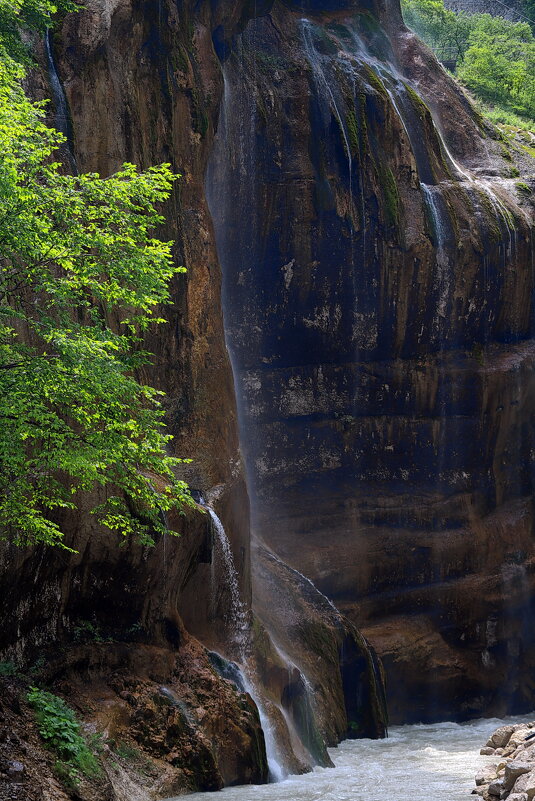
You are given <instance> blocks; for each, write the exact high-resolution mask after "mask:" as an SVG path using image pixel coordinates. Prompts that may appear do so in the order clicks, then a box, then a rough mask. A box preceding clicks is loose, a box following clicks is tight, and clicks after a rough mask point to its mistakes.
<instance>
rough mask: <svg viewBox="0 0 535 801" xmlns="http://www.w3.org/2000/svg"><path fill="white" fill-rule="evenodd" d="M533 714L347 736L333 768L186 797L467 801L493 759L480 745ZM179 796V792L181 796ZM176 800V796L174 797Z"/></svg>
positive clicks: (193, 799) (249, 800)
mask: <svg viewBox="0 0 535 801" xmlns="http://www.w3.org/2000/svg"><path fill="white" fill-rule="evenodd" d="M534 718H535V715H533V714H532V715H526V716H524V717H517V718H508V719H506V720H498V719H496V718H494V719H485V720H478V721H472V722H470V723H463V724H457V723H437V724H433V725H417V726H396V727H394V728H392V730H391V732H390V736H389V738H388V739H387V740H351V741H346V742H344V743H342V744H341V745H339V746H338V748H333V749H331V750H330V752H329V753H330V755H331V758H332V760H333V762H334V763H335V767H334V768H315V770H314V771H312V773H307V774H305V775H304V776H290V777H289V778H288V779H286V780H285V781H283V782H280V783H278V784H267V785H261V786H256V785H254V786H251V785H248V786H244V787H229V788H226V789H224V790H221V792H220V793H216V794H215V795H214V793H193V794H190V795H188V796H186V798H187V799H188V801H201V799H203V801H214V799H216V798H221V801H386V800H388V801H463V799H464V801H469V800H470V797H471V796H470V793H471V791H472V790H473V788H474V786H475V785H474V776H475V774H476V772H477V771H478V770H479V768H480V767H482V766H483V765H485V764H487V763H488V762H492V761H493V759H494V761H495V759H496V758H495V757H494V758H493V757H482V756H480V755H479V750H480V748H481V747H482V746H483V745H485V741H486V740H487V738H488V737H489V735H490V734H492V732H493V731H494V730H495V729H496V728H498V726H501V725H503V724H504V723H520V722H522V721H523V720H533V719H534ZM181 798H184V796H181ZM173 801H178V799H173Z"/></svg>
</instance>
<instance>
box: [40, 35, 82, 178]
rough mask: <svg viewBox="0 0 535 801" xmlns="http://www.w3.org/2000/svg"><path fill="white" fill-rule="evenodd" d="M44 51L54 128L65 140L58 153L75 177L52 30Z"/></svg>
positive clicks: (70, 135) (70, 129)
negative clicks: (52, 105)
mask: <svg viewBox="0 0 535 801" xmlns="http://www.w3.org/2000/svg"><path fill="white" fill-rule="evenodd" d="M45 51H46V61H47V66H48V77H49V81H50V89H51V91H52V101H53V103H54V109H55V115H54V127H55V128H56V129H57V130H58V131H59V132H60V133H62V134H63V136H64V137H65V140H66V141H65V143H64V145H62V147H61V148H60V152H61V153H62V155H63V156H64V157H66V158H67V160H68V163H69V167H70V169H71V171H72V172H73V173H74V174H75V175H76V173H77V172H78V168H77V165H76V158H75V155H74V147H73V141H74V134H73V130H72V123H71V116H70V113H69V106H68V104H67V98H66V96H65V91H64V89H63V85H62V83H61V81H60V78H59V75H58V71H57V69H56V62H55V60H54V52H53V48H52V29H50V28H49V29H48V30H47V32H46V34H45Z"/></svg>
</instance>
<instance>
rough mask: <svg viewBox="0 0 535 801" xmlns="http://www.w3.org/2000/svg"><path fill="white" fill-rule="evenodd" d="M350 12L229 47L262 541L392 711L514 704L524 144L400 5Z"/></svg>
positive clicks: (525, 382) (286, 8) (529, 465)
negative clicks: (368, 667)
mask: <svg viewBox="0 0 535 801" xmlns="http://www.w3.org/2000/svg"><path fill="white" fill-rule="evenodd" d="M349 5H350V4H327V3H325V4H323V3H318V4H305V6H303V5H302V4H301V5H300V4H295V6H294V4H292V3H276V4H274V5H273V7H272V9H271V11H270V13H269V14H265V15H264V16H262V17H260V18H257V19H255V20H252V21H251V22H250V23H249V24H248V26H247V27H246V28H245V30H244V31H243V33H241V34H240V35H239V36H237V37H235V38H234V39H233V41H232V43H231V45H229V46H228V47H227V49H226V50H225V51H224V53H223V61H224V63H223V73H224V78H225V92H224V97H223V104H222V110H221V114H220V119H219V125H218V131H217V137H216V142H215V146H214V150H213V153H212V156H211V159H210V163H209V169H208V174H207V194H208V199H209V203H210V209H211V212H212V217H213V220H214V224H215V230H216V239H217V244H218V252H219V255H220V259H221V263H222V268H223V275H224V281H223V306H224V310H225V322H226V331H227V341H228V345H229V349H230V353H231V357H232V360H233V365H234V370H235V375H236V382H237V393H238V398H239V399H240V405H239V416H240V427H241V436H242V441H243V443H244V448H245V454H246V464H247V470H248V479H249V487H250V495H251V499H252V511H253V526H254V531H255V536H256V537H257V538H258V540H259V541H263V542H265V543H266V544H267V545H268V546H269V547H270V548H271V549H272V550H273V551H274V552H275V553H276V554H278V556H279V557H280V558H282V559H283V560H284V561H286V562H287V563H288V564H289V565H291V566H292V567H293V568H295V569H297V570H298V571H300V572H301V573H303V574H304V575H306V576H307V577H308V578H310V579H311V580H312V581H313V582H314V583H315V584H316V585H317V586H318V587H319V589H320V590H321V591H322V592H323V593H324V594H325V595H327V596H328V597H329V598H330V599H331V600H332V601H334V603H335V604H336V606H337V607H338V608H340V609H341V610H342V611H343V612H344V613H345V614H346V615H348V617H349V618H350V619H351V620H352V621H353V622H354V623H355V624H356V625H358V626H359V627H360V628H361V629H362V631H363V633H364V634H365V635H366V636H367V637H368V638H369V640H370V641H371V643H372V644H373V645H374V646H375V648H376V649H377V651H378V653H379V655H380V656H381V657H382V659H383V661H384V664H385V667H386V672H387V685H388V698H389V707H390V713H391V719H392V720H393V721H394V722H407V721H419V720H424V721H425V720H436V719H441V718H442V719H444V718H455V719H460V718H466V717H470V716H478V715H486V714H504V713H506V712H515V711H520V710H522V709H524V710H525V709H528V708H531V707H532V706H533V699H534V696H533V682H532V678H531V674H532V666H533V659H534V656H535V652H534V645H535V639H534V635H535V632H534V630H533V625H532V622H531V621H532V619H533V615H532V608H531V598H532V596H533V592H532V590H533V580H534V571H533V558H534V551H533V544H532V532H533V475H534V473H533V470H534V440H533V427H532V408H533V403H534V394H533V393H534V390H535V383H534V379H533V365H534V356H535V341H534V340H533V330H534V329H533V322H534V316H533V311H534V310H533V290H534V270H533V240H532V230H533V228H532V227H533V205H532V199H531V198H532V197H533V160H532V159H529V157H528V155H527V154H526V152H525V151H523V150H522V148H518V147H516V146H515V145H511V143H509V142H508V141H507V140H506V138H505V137H503V135H501V134H500V133H499V132H498V131H496V130H494V129H493V128H492V127H491V126H489V125H488V124H487V123H485V121H484V119H483V118H482V117H481V116H480V115H478V113H477V112H476V111H475V110H474V108H473V107H472V106H471V105H470V102H469V101H468V99H467V98H466V97H465V95H464V94H463V93H462V92H461V91H460V89H459V88H458V87H457V86H456V85H455V84H454V83H453V81H452V80H451V79H450V78H449V77H448V75H447V74H446V72H445V71H444V70H443V69H442V68H441V67H440V66H439V65H438V64H437V62H436V60H435V59H434V57H433V56H432V54H431V53H430V52H429V51H428V50H427V49H426V48H425V47H424V46H423V45H421V44H420V43H419V42H418V40H417V39H416V38H415V37H414V36H413V35H412V34H411V33H410V32H408V31H407V30H406V29H404V28H403V25H402V23H401V21H400V18H399V15H398V10H397V8H395V7H393V4H389V5H388V7H382V6H377V7H370V8H368V7H366V8H364V7H363V6H359V7H356V6H353V7H352V8H351V9H349V8H348V7H347V6H349ZM342 6H344V8H343V9H342V10H338V9H341V7H342ZM322 11H323V12H324V13H321V12H322ZM520 170H526V175H527V176H528V180H530V181H531V183H526V182H525V181H521V180H520V179H519V171H520ZM529 176H531V178H529ZM257 595H258V603H259V604H260V605H262V603H263V601H262V597H261V596H262V593H257Z"/></svg>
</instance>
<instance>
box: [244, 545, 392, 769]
mask: <svg viewBox="0 0 535 801" xmlns="http://www.w3.org/2000/svg"><path fill="white" fill-rule="evenodd" d="M253 554H254V556H253V565H254V574H253V577H254V582H253V583H254V588H255V597H254V607H255V611H256V615H257V618H258V621H259V623H260V624H261V628H260V629H259V630H256V637H257V642H256V647H255V653H256V664H257V670H258V675H259V678H260V680H261V682H262V684H263V685H264V686H265V687H266V689H267V692H268V694H269V696H270V698H271V699H272V700H273V702H274V703H275V704H277V705H278V707H279V708H280V709H281V710H282V711H283V712H284V713H285V715H286V719H287V720H289V721H290V728H291V729H292V728H293V729H294V730H295V733H296V734H297V735H298V737H299V739H300V740H301V742H302V744H303V746H304V748H305V751H306V752H308V754H309V755H310V756H311V757H312V759H310V757H309V759H308V761H311V762H312V763H314V762H316V763H318V764H323V765H327V764H331V763H330V759H329V757H328V754H327V752H326V750H325V745H327V746H334V745H337V744H338V743H339V742H340V740H342V739H345V738H348V737H350V738H357V737H371V738H377V737H384V736H385V734H386V726H387V711H386V699H385V697H384V685H383V675H382V669H381V666H380V664H379V662H378V660H377V657H376V655H375V653H374V651H373V649H372V648H371V647H370V645H369V643H367V642H366V640H365V639H364V637H363V636H362V635H361V634H360V633H359V632H358V631H357V629H356V628H355V626H353V625H352V624H351V623H350V622H349V621H348V620H346V619H345V618H344V617H343V616H342V615H341V614H340V613H339V612H338V610H337V609H336V608H335V607H334V606H333V605H332V604H331V603H330V601H328V599H327V598H326V597H325V596H323V595H322V594H321V593H320V592H318V590H317V589H316V588H315V587H314V585H313V584H312V583H311V582H310V581H309V580H308V579H307V578H305V576H302V575H301V574H300V573H298V572H297V571H295V570H294V569H292V568H290V567H288V565H286V564H284V563H283V562H282V561H281V560H280V559H279V558H278V557H277V556H275V555H274V554H273V553H271V552H270V551H269V550H268V549H266V548H265V547H264V546H262V545H258V544H257V545H256V547H255V548H254V552H253ZM265 631H267V632H269V640H267V638H266V637H265V636H264V632H265Z"/></svg>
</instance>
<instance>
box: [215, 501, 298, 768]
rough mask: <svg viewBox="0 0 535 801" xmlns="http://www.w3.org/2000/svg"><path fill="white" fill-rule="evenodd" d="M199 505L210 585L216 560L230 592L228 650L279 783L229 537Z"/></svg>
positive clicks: (272, 734)
mask: <svg viewBox="0 0 535 801" xmlns="http://www.w3.org/2000/svg"><path fill="white" fill-rule="evenodd" d="M200 504H201V506H203V508H204V509H206V510H207V511H208V514H209V515H210V517H211V519H212V527H213V532H214V534H215V538H214V545H215V551H216V557H215V559H212V565H213V568H214V574H213V584H214V585H215V583H216V573H215V569H216V568H217V561H218V560H219V562H220V565H221V567H222V571H223V575H224V577H225V582H226V586H227V587H228V590H229V593H230V601H231V608H230V620H229V623H230V628H231V632H232V634H231V637H232V643H231V644H232V648H233V650H234V652H235V658H236V660H237V661H238V663H239V664H238V666H237V667H238V669H239V672H240V676H241V679H242V682H243V686H244V688H245V692H247V693H249V695H250V696H251V698H252V699H253V701H254V702H255V704H256V706H257V709H258V714H259V716H260V724H261V726H262V730H263V732H264V740H265V743H266V756H267V761H268V767H269V779H270V781H272V782H278V781H282V779H284V778H285V775H286V774H285V772H284V769H283V767H282V761H281V755H280V753H279V749H278V747H277V741H276V738H275V732H274V729H273V725H272V723H271V721H270V719H269V716H268V714H267V711H266V707H265V704H264V701H263V699H262V698H261V695H260V693H259V691H258V688H257V682H256V679H255V675H254V670H253V669H252V666H251V661H250V650H251V642H250V636H249V621H248V618H247V612H246V609H245V606H244V604H243V602H242V600H241V595H240V584H239V576H238V571H237V570H236V565H235V563H234V556H233V554H232V548H231V545H230V541H229V538H228V536H227V533H226V531H225V527H224V526H223V523H222V522H221V520H220V519H219V517H218V515H217V514H216V513H215V511H214V510H213V509H212V507H211V506H208V505H206V504H205V502H204V500H203V499H202V498H201V499H200Z"/></svg>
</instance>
